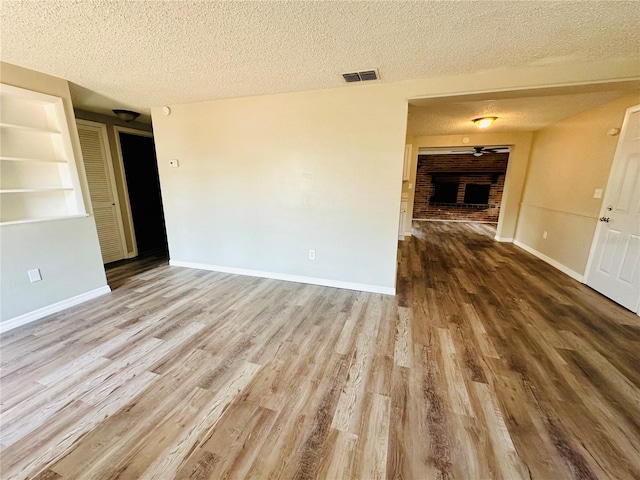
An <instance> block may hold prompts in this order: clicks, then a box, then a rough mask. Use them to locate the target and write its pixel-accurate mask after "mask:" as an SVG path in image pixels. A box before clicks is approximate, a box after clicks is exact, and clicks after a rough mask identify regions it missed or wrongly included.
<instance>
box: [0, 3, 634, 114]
mask: <svg viewBox="0 0 640 480" xmlns="http://www.w3.org/2000/svg"><path fill="white" fill-rule="evenodd" d="M1 5H2V6H1V9H2V19H1V27H2V28H1V30H2V32H1V40H2V58H3V61H6V62H9V63H14V64H17V65H20V66H22V67H26V68H31V69H34V70H38V71H41V72H44V73H48V74H51V75H55V76H58V77H62V78H65V79H68V80H69V81H71V82H73V83H74V84H75V85H72V93H73V94H74V100H75V102H76V106H77V107H79V108H91V109H98V110H100V109H107V110H110V109H111V108H114V107H118V106H121V107H128V108H132V109H136V110H140V111H145V112H146V111H148V110H147V109H148V107H151V106H158V105H163V104H174V103H188V102H197V101H203V100H209V99H217V98H228V97H239V96H249V95H264V94H273V93H280V92H292V91H303V90H315V89H325V88H334V87H341V86H345V88H358V87H354V86H349V87H347V86H346V85H345V84H344V83H343V81H342V78H341V76H340V74H341V73H343V72H346V71H354V70H360V69H366V68H376V67H377V68H379V70H380V74H381V77H382V81H383V82H391V81H399V80H408V79H416V78H424V77H434V76H443V75H455V74H464V73H473V72H479V71H484V70H489V69H502V68H504V69H508V68H517V67H524V66H536V65H547V64H553V63H558V62H564V63H570V62H583V61H591V60H599V59H605V58H636V57H638V55H639V54H640V50H639V49H640V29H638V24H640V8H638V3H637V2H635V1H631V2H616V1H607V2H594V1H586V2H567V1H560V2H538V1H534V2H518V1H514V2H497V1H496V2H486V1H479V2H466V1H465V2H395V1H394V2H206V1H205V2H186V1H169V2H161V1H149V2H145V1H140V2H123V1H108V0H104V1H92V2H71V1H19V2H16V1H8V0H3V1H2V2H1Z"/></svg>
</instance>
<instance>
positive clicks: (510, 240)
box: [493, 235, 513, 243]
mask: <svg viewBox="0 0 640 480" xmlns="http://www.w3.org/2000/svg"><path fill="white" fill-rule="evenodd" d="M493 238H494V239H495V240H496V241H498V242H502V243H513V238H509V237H499V236H498V235H496V236H495V237H493Z"/></svg>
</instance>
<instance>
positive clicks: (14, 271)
mask: <svg viewBox="0 0 640 480" xmlns="http://www.w3.org/2000/svg"><path fill="white" fill-rule="evenodd" d="M0 81H2V83H5V84H8V85H13V86H16V87H21V88H26V89H28V90H34V91H37V92H41V93H46V94H49V95H55V96H57V97H60V98H62V100H63V104H64V109H65V114H66V117H67V122H68V123H69V130H70V133H71V141H72V145H73V152H74V154H75V157H76V164H77V165H78V169H79V176H80V180H81V183H82V186H83V190H84V192H85V194H84V198H85V203H87V202H86V200H87V199H88V198H89V197H88V195H87V194H86V191H87V189H86V177H85V175H84V171H83V169H82V161H81V159H82V153H81V151H80V141H79V139H78V132H77V129H76V123H75V119H74V116H73V107H72V105H71V95H70V94H69V85H68V83H67V81H66V80H62V79H59V78H55V77H51V76H49V75H44V74H41V73H38V72H34V71H32V70H27V69H24V68H20V67H16V66H15V65H9V64H6V63H0ZM87 211H91V205H88V204H87ZM33 268H39V269H40V271H41V272H42V281H40V282H36V283H30V282H29V278H28V276H27V270H30V269H33ZM106 284H107V281H106V278H105V273H104V268H103V265H102V258H101V255H100V245H99V243H98V236H97V233H96V226H95V222H94V219H93V217H92V216H87V217H82V218H69V219H65V220H54V221H45V222H37V223H28V224H15V225H2V226H0V285H1V286H0V300H1V304H2V308H1V309H0V321H2V322H6V321H7V320H10V319H12V318H14V317H17V316H20V315H22V314H27V313H29V312H32V311H34V310H37V309H39V308H42V307H46V306H49V305H51V304H54V303H57V302H62V301H65V300H68V299H69V298H72V297H75V296H78V295H81V294H84V293H87V292H90V291H91V290H95V289H98V288H100V287H105V286H106Z"/></svg>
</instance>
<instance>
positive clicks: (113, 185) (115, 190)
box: [76, 118, 129, 258]
mask: <svg viewBox="0 0 640 480" xmlns="http://www.w3.org/2000/svg"><path fill="white" fill-rule="evenodd" d="M76 124H77V125H80V126H85V127H93V128H97V129H99V130H100V133H101V134H102V144H103V145H104V153H105V155H106V162H107V171H108V175H109V182H110V183H111V194H112V195H113V203H114V204H115V207H116V221H117V222H118V226H119V229H120V244H121V247H122V253H123V258H129V252H128V251H127V238H126V236H125V234H124V223H123V219H122V209H121V208H120V197H119V196H118V184H117V183H116V174H115V171H114V169H113V157H112V156H111V147H110V146H109V132H108V131H107V126H106V125H105V124H104V123H100V122H93V121H91V120H83V119H81V118H77V119H76ZM85 175H86V173H85ZM87 188H88V182H87ZM126 198H128V195H127V197H126ZM89 204H90V206H91V213H92V214H93V204H92V202H91V192H90V191H89ZM94 218H95V216H94Z"/></svg>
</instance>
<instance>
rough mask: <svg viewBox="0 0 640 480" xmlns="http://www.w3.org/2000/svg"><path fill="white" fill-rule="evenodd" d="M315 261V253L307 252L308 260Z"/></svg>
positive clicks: (313, 251)
mask: <svg viewBox="0 0 640 480" xmlns="http://www.w3.org/2000/svg"><path fill="white" fill-rule="evenodd" d="M315 259H316V251H315V250H309V260H315Z"/></svg>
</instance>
